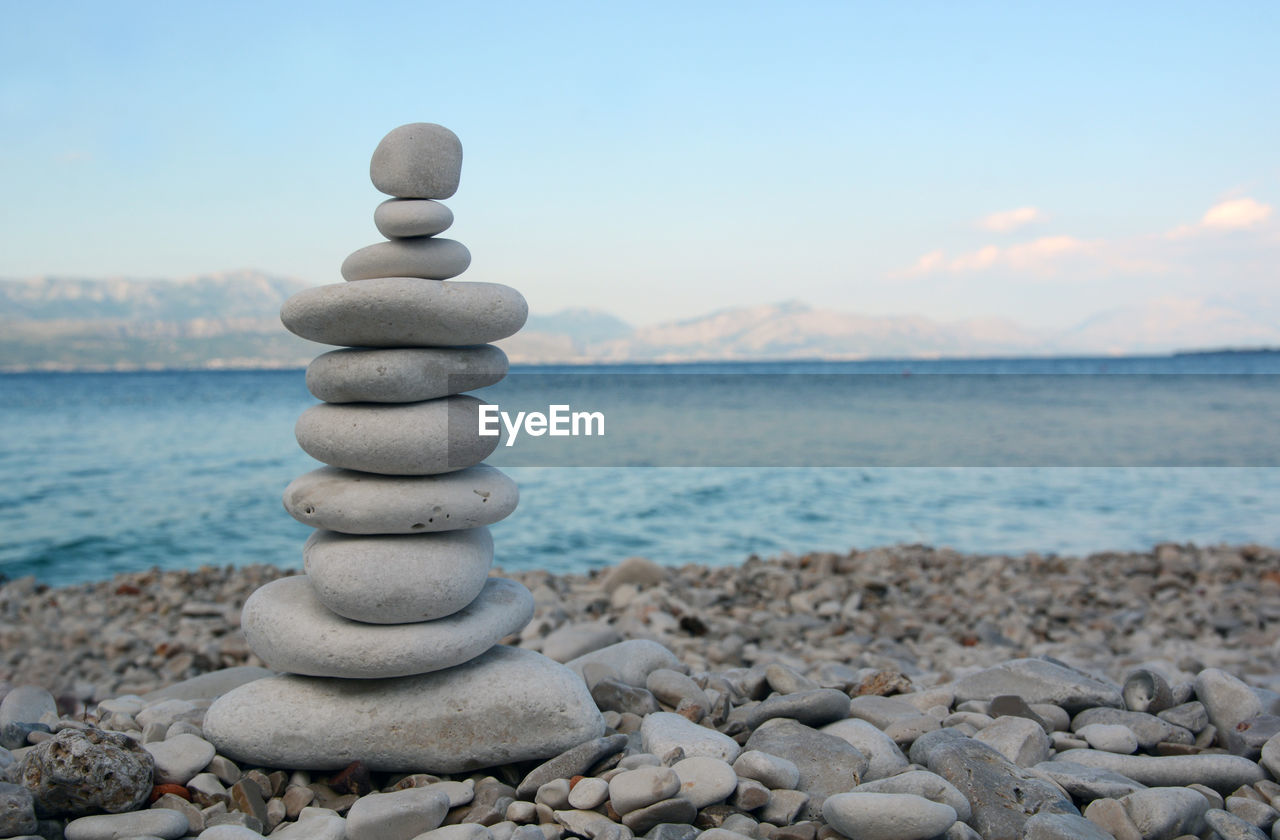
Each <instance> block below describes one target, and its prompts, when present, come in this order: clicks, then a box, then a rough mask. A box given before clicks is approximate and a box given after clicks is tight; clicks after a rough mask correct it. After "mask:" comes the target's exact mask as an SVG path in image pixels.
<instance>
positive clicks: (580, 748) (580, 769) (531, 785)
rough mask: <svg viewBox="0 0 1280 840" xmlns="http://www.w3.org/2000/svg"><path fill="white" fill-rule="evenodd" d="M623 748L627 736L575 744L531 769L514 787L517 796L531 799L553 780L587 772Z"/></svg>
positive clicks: (609, 736)
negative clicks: (539, 789)
mask: <svg viewBox="0 0 1280 840" xmlns="http://www.w3.org/2000/svg"><path fill="white" fill-rule="evenodd" d="M626 746H627V736H626V735H606V736H604V737H596V738H593V739H590V740H587V741H584V742H583V743H580V744H577V745H576V746H573V747H571V748H569V749H567V750H565V751H564V752H562V753H561V754H559V755H557V756H555V757H554V758H552V759H550V760H549V761H545V762H543V763H542V764H540V765H538V766H537V767H535V768H533V769H532V770H530V771H529V773H528V774H527V775H526V776H525V777H524V779H523V780H522V781H521V782H520V784H519V786H517V787H516V796H518V797H519V798H520V799H524V800H532V799H533V797H534V795H535V794H536V793H537V792H538V788H540V787H542V785H544V784H546V783H547V782H549V781H551V780H552V779H568V778H571V777H573V776H578V775H581V774H583V773H586V772H587V771H588V770H589V769H591V768H592V767H593V766H594V765H595V764H597V763H598V762H600V761H602V760H604V759H606V758H608V757H610V756H613V755H616V754H618V753H619V752H621V751H622V750H624V749H626Z"/></svg>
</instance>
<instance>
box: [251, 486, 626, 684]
mask: <svg viewBox="0 0 1280 840" xmlns="http://www.w3.org/2000/svg"><path fill="white" fill-rule="evenodd" d="M519 500H520V492H519V490H518V489H517V487H516V483H515V482H514V481H512V480H511V479H510V478H509V477H508V476H507V475H506V474H504V473H503V472H501V471H500V470H497V469H494V468H493V467H491V466H489V465H488V464H476V465H475V466H473V467H468V468H466V469H464V470H458V471H456V472H449V473H441V474H440V475H424V476H391V475H374V474H371V473H362V472H355V471H353V470H343V469H339V468H337V467H321V468H320V469H318V470H312V471H311V472H309V473H305V474H303V475H301V476H299V477H298V478H295V479H294V480H293V482H292V483H291V484H290V485H289V486H288V487H287V488H285V491H284V507H285V510H287V511H288V512H289V515H290V516H292V517H293V518H294V519H296V520H298V521H299V522H302V523H303V524H305V525H310V526H311V527H313V528H323V529H325V530H329V531H336V532H338V533H343V534H423V533H434V532H438V531H460V530H463V529H467V528H479V527H481V526H483V525H490V524H492V523H494V522H497V521H499V520H502V519H505V518H506V517H507V516H508V515H509V514H510V513H511V512H512V511H513V510H515V509H516V504H517V502H519ZM615 633H616V631H615ZM552 658H553V659H554V658H555V657H552ZM233 687H234V686H233Z"/></svg>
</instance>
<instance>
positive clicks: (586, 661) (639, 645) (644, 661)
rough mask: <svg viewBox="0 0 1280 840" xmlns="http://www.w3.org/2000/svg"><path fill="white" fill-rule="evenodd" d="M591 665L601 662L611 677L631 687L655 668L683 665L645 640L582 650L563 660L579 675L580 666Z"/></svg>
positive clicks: (671, 654) (642, 681)
mask: <svg viewBox="0 0 1280 840" xmlns="http://www.w3.org/2000/svg"><path fill="white" fill-rule="evenodd" d="M592 664H600V665H605V666H606V667H608V668H609V669H611V670H612V671H613V675H614V678H615V679H618V680H621V681H622V682H624V683H627V684H628V685H635V686H643V685H644V684H645V681H646V680H647V679H648V678H649V674H650V673H652V672H653V671H656V670H658V669H659V668H671V669H679V668H683V667H684V666H683V665H681V664H680V660H679V659H677V658H676V655H675V654H674V653H672V652H671V651H669V650H667V649H666V648H665V647H663V646H662V645H660V644H658V643H657V642H653V641H650V640H648V639H627V640H626V641H625V642H618V643H617V644H616V645H609V646H608V647H602V648H600V649H599V650H593V651H591V652H590V653H584V654H583V655H582V656H579V657H577V658H576V659H571V660H569V661H568V662H566V663H565V665H567V666H568V667H569V669H570V670H572V671H573V672H574V673H576V674H578V675H579V676H581V675H582V669H583V668H585V667H586V666H588V665H592Z"/></svg>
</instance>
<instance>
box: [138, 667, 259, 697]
mask: <svg viewBox="0 0 1280 840" xmlns="http://www.w3.org/2000/svg"><path fill="white" fill-rule="evenodd" d="M274 674H275V672H274V671H272V670H270V669H268V668H259V667H258V666H257V665H237V666H235V667H233V668H222V669H220V670H217V671H210V672H208V673H206V674H200V675H199V676H195V677H192V678H191V679H187V680H182V681H181V682H176V683H173V684H172V685H167V686H165V687H164V688H157V689H156V690H155V691H151V692H148V693H146V694H144V695H143V696H142V698H141V699H142V700H143V701H145V702H146V703H156V702H159V701H161V700H212V699H213V698H215V697H221V696H222V695H224V694H226V693H227V692H228V691H230V690H231V689H233V688H239V687H240V686H242V685H244V684H245V683H250V682H253V681H254V680H260V679H262V678H263V677H270V676H272V675H274Z"/></svg>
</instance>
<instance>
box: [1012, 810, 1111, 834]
mask: <svg viewBox="0 0 1280 840" xmlns="http://www.w3.org/2000/svg"><path fill="white" fill-rule="evenodd" d="M1021 840H1115V838H1114V837H1113V835H1112V834H1111V833H1110V832H1107V831H1104V830H1103V829H1102V828H1100V827H1099V826H1097V825H1095V824H1094V823H1091V822H1089V821H1088V820H1087V819H1085V818H1084V817H1081V816H1077V815H1075V814H1032V815H1031V816H1030V817H1028V818H1027V821H1026V823H1024V824H1023V826H1022V838H1021Z"/></svg>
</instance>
